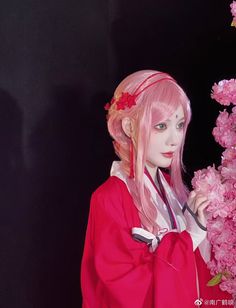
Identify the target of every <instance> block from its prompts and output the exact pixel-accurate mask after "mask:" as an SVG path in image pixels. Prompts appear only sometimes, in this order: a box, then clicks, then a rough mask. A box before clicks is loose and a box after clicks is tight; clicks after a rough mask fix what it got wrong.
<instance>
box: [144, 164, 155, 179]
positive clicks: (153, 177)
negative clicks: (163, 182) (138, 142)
mask: <svg viewBox="0 0 236 308" xmlns="http://www.w3.org/2000/svg"><path fill="white" fill-rule="evenodd" d="M145 167H146V168H147V171H148V173H149V174H150V176H151V177H152V180H153V181H154V182H155V181H156V175H157V167H152V166H150V165H148V164H146V165H145Z"/></svg>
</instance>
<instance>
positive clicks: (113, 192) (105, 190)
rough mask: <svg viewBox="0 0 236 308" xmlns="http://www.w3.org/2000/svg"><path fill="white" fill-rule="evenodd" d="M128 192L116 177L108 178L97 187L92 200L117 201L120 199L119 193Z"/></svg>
mask: <svg viewBox="0 0 236 308" xmlns="http://www.w3.org/2000/svg"><path fill="white" fill-rule="evenodd" d="M124 192H128V189H127V187H126V184H125V183H124V182H123V181H122V180H120V179H119V178H118V177H116V176H111V177H109V178H108V179H107V180H106V181H105V182H104V183H103V184H102V185H101V186H99V187H98V188H97V189H96V190H95V191H94V193H93V194H92V198H98V199H100V200H103V199H107V198H109V199H111V198H112V199H114V198H115V199H117V198H119V197H121V193H124Z"/></svg>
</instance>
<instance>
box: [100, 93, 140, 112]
mask: <svg viewBox="0 0 236 308" xmlns="http://www.w3.org/2000/svg"><path fill="white" fill-rule="evenodd" d="M135 98H136V95H132V94H130V93H128V92H122V93H121V95H120V96H119V98H118V99H115V98H114V97H113V98H112V100H111V101H110V103H107V104H106V105H105V107H104V108H105V110H109V108H110V107H111V105H113V104H116V109H117V110H124V109H126V108H128V109H129V108H131V107H132V106H134V105H136V102H135Z"/></svg>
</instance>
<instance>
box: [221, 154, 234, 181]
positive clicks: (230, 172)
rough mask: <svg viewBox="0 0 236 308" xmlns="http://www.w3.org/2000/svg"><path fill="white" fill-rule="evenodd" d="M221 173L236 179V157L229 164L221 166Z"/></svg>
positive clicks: (227, 177) (228, 177)
mask: <svg viewBox="0 0 236 308" xmlns="http://www.w3.org/2000/svg"><path fill="white" fill-rule="evenodd" d="M220 171H221V175H222V176H223V177H224V178H225V179H234V180H236V159H235V160H232V161H229V162H228V163H227V164H226V163H225V164H224V166H222V167H221V170H220Z"/></svg>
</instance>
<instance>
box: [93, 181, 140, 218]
mask: <svg viewBox="0 0 236 308" xmlns="http://www.w3.org/2000/svg"><path fill="white" fill-rule="evenodd" d="M91 210H92V211H93V212H94V213H97V214H95V215H103V216H104V215H105V216H107V217H109V219H113V220H116V221H118V220H119V221H120V222H121V223H122V222H123V221H131V220H132V221H133V220H135V221H136V220H137V221H138V218H137V217H136V216H137V210H136V207H135V206H134V203H133V199H132V197H131V195H130V193H129V191H128V189H127V186H126V184H125V183H124V182H123V181H122V180H120V179H119V178H118V177H116V176H111V177H109V178H108V179H107V180H106V181H105V182H104V183H103V184H102V185H101V186H99V187H98V188H97V189H96V190H95V192H94V193H93V194H92V197H91Z"/></svg>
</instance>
